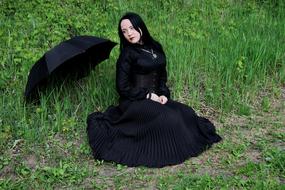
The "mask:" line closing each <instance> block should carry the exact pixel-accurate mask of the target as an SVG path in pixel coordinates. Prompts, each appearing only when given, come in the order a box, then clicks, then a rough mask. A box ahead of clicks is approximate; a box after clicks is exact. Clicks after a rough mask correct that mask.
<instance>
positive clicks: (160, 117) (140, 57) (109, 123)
mask: <svg viewBox="0 0 285 190" xmlns="http://www.w3.org/2000/svg"><path fill="white" fill-rule="evenodd" d="M152 50H153V48H150V47H149V46H144V45H134V46H133V47H126V48H124V49H123V51H122V52H121V54H120V57H119V59H118V61H117V73H116V87H117V92H118V93H119V95H120V101H119V105H118V106H109V108H108V109H107V110H106V111H105V112H104V113H102V112H94V113H91V114H90V115H89V116H88V119H87V134H88V139H89V144H90V146H91V148H92V150H93V155H94V158H95V159H100V160H101V159H102V160H107V161H114V162H116V163H121V164H124V165H128V166H147V167H163V166H166V165H174V164H179V163H182V162H183V161H185V160H186V159H187V158H189V157H192V156H197V155H199V154H200V153H201V152H203V151H204V150H206V149H207V148H209V147H210V146H211V145H212V144H213V143H216V142H219V141H220V140H221V137H220V136H219V135H217V134H216V132H215V127H214V125H213V124H212V123H211V122H210V121H209V120H208V119H206V118H203V117H199V116H198V115H197V114H196V113H195V112H194V110H193V109H192V108H191V107H189V106H187V105H184V104H182V103H179V102H176V101H173V100H172V99H170V92H169V89H168V87H167V86H166V81H167V73H166V61H165V55H164V53H163V52H162V53H159V52H158V51H156V50H157V49H154V52H152ZM153 54H155V55H153ZM148 92H155V93H156V94H158V95H165V96H166V97H168V102H167V103H166V104H160V103H158V102H155V101H152V100H150V99H146V95H147V93H148Z"/></svg>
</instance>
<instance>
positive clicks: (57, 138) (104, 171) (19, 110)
mask: <svg viewBox="0 0 285 190" xmlns="http://www.w3.org/2000/svg"><path fill="white" fill-rule="evenodd" d="M94 2H95V3H94ZM258 2H259V1H256V2H255V1H248V2H233V1H222V0H220V1H210V0H207V1H203V2H201V1H177V2H176V3H170V1H148V2H146V3H142V2H141V1H123V0H120V1H91V0H90V1H84V3H83V1H75V0H65V1H55V2H54V1H53V2H44V1H41V0H38V1H30V2H29V3H27V2H22V1H9V0H7V1H1V2H0V5H1V6H0V7H1V8H0V10H1V11H0V14H1V17H0V18H1V20H0V25H1V27H0V39H1V42H0V48H1V49H0V55H1V56H0V60H1V63H0V68H1V73H0V90H1V91H0V92H1V102H0V107H1V110H0V126H1V130H0V188H1V187H2V188H28V187H30V186H32V187H34V188H35V189H37V188H43V187H50V188H62V187H68V188H71V187H73V188H75V187H81V188H88V187H90V188H94V187H98V188H99V189H100V188H103V189H104V188H107V187H108V188H126V187H127V186H130V187H129V188H130V189H134V188H149V189H152V188H161V189H165V188H176V189H181V188H185V187H189V188H197V189H201V188H208V189H212V188H213V187H216V188H219V187H223V188H226V189H228V188H249V189H251V188H256V189H259V188H260V187H263V188H265V189H269V188H271V189H272V188H280V189H281V188H282V184H283V187H284V165H283V164H282V163H284V119H283V118H282V116H283V115H284V114H285V113H284V98H285V97H284V86H283V87H282V84H284V60H285V59H284V56H285V55H284V52H285V51H284V50H285V45H284V44H285V43H284V34H285V21H284V18H285V16H284V12H285V11H283V10H284V4H283V5H282V3H281V2H282V1H276V2H279V6H274V5H272V4H269V5H267V4H266V2H269V1H264V3H258ZM127 10H128V11H135V12H138V13H140V14H141V15H142V17H143V18H144V19H145V21H146V23H147V25H148V26H149V30H150V31H151V32H152V33H153V35H154V36H155V38H156V39H158V40H159V41H160V42H161V43H162V44H163V46H164V49H165V51H166V54H167V58H168V71H169V86H170V87H171V89H172V96H173V98H174V99H176V100H179V101H181V102H184V103H186V104H188V105H191V106H193V107H194V108H195V110H197V112H198V113H199V114H202V115H204V116H206V117H208V118H210V119H211V120H212V121H214V122H215V124H216V126H217V130H218V132H219V133H220V134H221V135H222V136H223V137H224V141H223V142H222V143H220V144H218V145H216V146H214V147H213V148H212V149H211V150H209V151H207V152H205V153H204V154H202V155H201V156H199V157H197V158H192V159H190V160H188V161H186V162H185V163H184V164H182V165H179V166H173V167H166V168H163V169H159V170H156V169H146V168H126V167H124V166H121V165H116V164H112V163H102V162H99V161H94V160H93V159H92V157H91V155H90V150H89V147H88V144H87V142H86V134H85V126H86V124H85V119H86V116H87V115H88V113H90V112H92V111H94V110H104V109H106V107H107V106H108V105H111V104H116V100H117V95H116V92H115V89H114V88H113V87H114V72H115V70H114V69H115V67H114V62H115V61H116V58H117V56H118V47H117V48H116V49H114V51H113V52H112V55H111V57H110V59H109V60H108V61H106V62H104V63H102V64H100V65H99V66H98V67H97V68H96V69H95V70H94V71H93V72H92V73H91V75H90V76H89V77H87V78H84V79H82V80H80V81H77V82H74V83H71V84H65V85H63V86H62V87H61V88H57V89H55V90H53V91H52V90H51V89H50V90H48V91H47V92H45V93H43V94H42V98H41V103H40V104H39V105H30V104H26V105H25V104H24V103H23V97H22V93H23V91H24V87H25V83H26V79H27V73H28V71H29V69H30V67H31V65H32V64H33V63H34V62H35V61H36V60H37V59H38V58H39V57H40V56H41V55H42V54H43V53H44V52H45V51H47V50H48V49H50V48H51V47H53V46H54V45H56V44H57V43H59V42H60V41H62V40H63V39H67V38H69V37H70V36H74V35H79V34H80V35H83V34H89V35H96V36H102V37H107V38H110V39H112V40H114V41H118V39H117V31H116V30H117V21H118V19H119V18H120V16H121V15H122V14H123V13H124V12H125V11H127ZM153 10H156V11H153ZM106 73H107V74H106ZM106 86H108V87H110V88H106ZM282 88H283V89H282ZM280 184H281V185H280Z"/></svg>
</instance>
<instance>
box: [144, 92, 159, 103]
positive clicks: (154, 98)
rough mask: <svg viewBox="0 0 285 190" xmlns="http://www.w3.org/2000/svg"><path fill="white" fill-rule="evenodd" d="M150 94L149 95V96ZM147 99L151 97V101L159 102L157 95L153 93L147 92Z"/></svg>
mask: <svg viewBox="0 0 285 190" xmlns="http://www.w3.org/2000/svg"><path fill="white" fill-rule="evenodd" d="M149 96H150V97H149ZM146 98H147V99H151V100H152V101H155V102H159V103H160V99H159V96H158V95H157V94H155V93H150V94H147V96H146Z"/></svg>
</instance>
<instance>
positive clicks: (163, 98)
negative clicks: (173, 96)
mask: <svg viewBox="0 0 285 190" xmlns="http://www.w3.org/2000/svg"><path fill="white" fill-rule="evenodd" d="M167 101H168V99H167V97H166V96H164V95H162V96H159V102H160V103H161V104H166V102H167Z"/></svg>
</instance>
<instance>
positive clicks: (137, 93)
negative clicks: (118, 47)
mask: <svg viewBox="0 0 285 190" xmlns="http://www.w3.org/2000/svg"><path fill="white" fill-rule="evenodd" d="M129 53H130V52H127V51H126V50H125V51H123V52H122V53H121V54H120V57H119V59H118V61H117V65H116V67H117V68H116V88H117V92H118V93H119V95H120V96H121V97H123V98H126V99H129V100H140V99H145V98H146V95H147V93H148V90H147V89H143V88H135V87H132V84H131V57H130V55H129Z"/></svg>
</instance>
